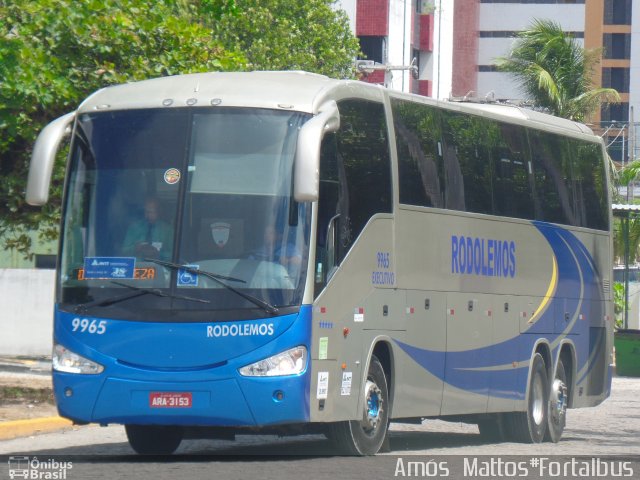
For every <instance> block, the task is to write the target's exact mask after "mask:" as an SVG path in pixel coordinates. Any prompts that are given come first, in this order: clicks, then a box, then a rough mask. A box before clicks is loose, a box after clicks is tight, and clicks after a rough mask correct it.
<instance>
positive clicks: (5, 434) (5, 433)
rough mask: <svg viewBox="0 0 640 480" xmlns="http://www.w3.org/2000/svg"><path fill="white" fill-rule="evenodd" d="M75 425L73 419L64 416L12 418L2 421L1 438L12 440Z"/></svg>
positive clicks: (0, 427) (0, 426) (0, 424)
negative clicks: (27, 418)
mask: <svg viewBox="0 0 640 480" xmlns="http://www.w3.org/2000/svg"><path fill="white" fill-rule="evenodd" d="M72 425H73V422H72V421H71V420H67V419H66V418H62V417H44V418H33V419H30V420H12V421H9V422H1V423H0V440H10V439H12V438H18V437H29V436H31V435H35V434H37V433H47V432H53V431H56V430H60V429H63V428H68V427H71V426H72Z"/></svg>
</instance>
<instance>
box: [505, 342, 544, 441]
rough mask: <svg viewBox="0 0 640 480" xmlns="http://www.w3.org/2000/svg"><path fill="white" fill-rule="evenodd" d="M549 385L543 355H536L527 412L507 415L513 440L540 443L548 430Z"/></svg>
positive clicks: (532, 364)
mask: <svg viewBox="0 0 640 480" xmlns="http://www.w3.org/2000/svg"><path fill="white" fill-rule="evenodd" d="M548 404H549V383H548V380H547V370H546V367H545V364H544V360H543V358H542V355H540V354H539V353H536V354H535V355H534V356H533V361H532V362H531V378H530V379H529V395H528V397H527V411H526V412H513V413H509V414H506V415H505V417H506V421H507V427H508V430H509V434H510V436H511V437H512V438H513V440H515V441H517V442H523V443H540V442H542V440H543V439H544V436H545V433H546V430H547V413H548Z"/></svg>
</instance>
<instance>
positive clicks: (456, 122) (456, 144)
mask: <svg viewBox="0 0 640 480" xmlns="http://www.w3.org/2000/svg"><path fill="white" fill-rule="evenodd" d="M442 129H443V146H442V148H443V152H444V158H445V172H446V183H447V207H448V208H453V209H456V210H465V211H468V212H476V213H488V214H490V213H492V211H493V205H492V203H493V202H492V192H491V188H492V178H491V177H492V166H491V146H492V143H493V142H495V141H497V136H498V132H496V129H495V122H491V121H489V120H485V119H482V118H480V117H474V116H471V115H464V114H461V113H455V112H449V111H443V112H442Z"/></svg>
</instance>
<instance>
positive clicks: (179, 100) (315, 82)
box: [78, 71, 593, 135]
mask: <svg viewBox="0 0 640 480" xmlns="http://www.w3.org/2000/svg"><path fill="white" fill-rule="evenodd" d="M384 96H391V97H395V98H403V99H406V100H413V101H418V102H421V103H425V104H428V105H432V106H435V107H441V108H446V109H450V110H456V111H460V112H465V113H468V114H471V115H481V116H484V117H489V118H494V119H496V120H503V121H507V122H511V123H519V124H523V125H529V126H532V127H538V128H542V129H553V130H561V131H564V132H566V133H568V134H573V135H580V134H587V135H593V132H592V131H591V129H589V128H588V127H587V126H585V125H583V124H580V123H577V122H573V121H570V120H566V119H563V118H558V117H554V116H551V115H547V114H544V113H540V112H536V111H533V110H528V109H525V108H522V107H519V106H516V105H505V104H493V103H470V102H451V101H446V100H445V101H442V100H434V99H432V98H429V97H423V96H417V95H411V94H404V93H400V92H395V91H391V90H387V89H385V88H384V87H381V86H379V85H371V84H368V83H365V82H360V81H354V80H334V79H330V78H329V77H326V76H323V75H318V74H313V73H307V72H298V71H286V72H210V73H194V74H188V75H177V76H170V77H161V78H155V79H151V80H143V81H139V82H132V83H126V84H122V85H115V86H111V87H107V88H103V89H102V90H99V91H97V92H96V93H94V94H93V95H91V96H90V97H89V98H88V99H87V100H85V101H84V102H83V104H82V105H81V106H80V108H79V109H78V113H87V112H90V111H96V110H107V111H108V110H128V109H139V108H162V107H165V108H166V107H174V108H175V107H185V106H195V107H207V106H211V105H216V106H217V105H219V106H222V107H224V106H231V107H257V108H270V109H279V110H281V109H284V110H293V111H300V112H306V113H312V114H316V113H318V111H319V109H320V108H321V106H322V104H323V103H324V102H325V101H327V100H332V99H333V100H339V99H341V98H347V97H363V98H367V99H370V100H379V101H382V100H383V98H384Z"/></svg>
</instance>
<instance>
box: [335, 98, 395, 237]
mask: <svg viewBox="0 0 640 480" xmlns="http://www.w3.org/2000/svg"><path fill="white" fill-rule="evenodd" d="M339 109H340V130H339V131H338V132H337V136H336V139H337V155H338V163H339V164H340V163H342V164H343V165H344V174H345V176H346V179H345V180H346V196H347V198H346V199H345V201H346V204H345V205H344V207H345V210H344V211H343V212H342V213H343V215H342V217H341V221H340V239H341V241H342V245H343V247H345V248H346V249H348V248H349V247H350V246H351V244H352V243H353V241H354V240H355V239H356V237H357V236H358V235H359V234H360V232H361V231H362V229H363V228H364V226H365V224H366V223H367V222H368V221H369V219H370V218H371V216H372V215H375V214H376V213H380V212H391V198H392V197H391V161H390V156H389V140H388V135H387V123H386V120H385V114H384V107H383V105H382V104H379V103H374V102H366V101H361V100H348V101H343V102H340V104H339Z"/></svg>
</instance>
